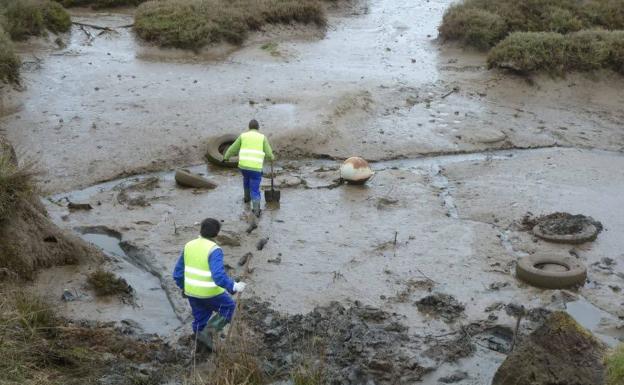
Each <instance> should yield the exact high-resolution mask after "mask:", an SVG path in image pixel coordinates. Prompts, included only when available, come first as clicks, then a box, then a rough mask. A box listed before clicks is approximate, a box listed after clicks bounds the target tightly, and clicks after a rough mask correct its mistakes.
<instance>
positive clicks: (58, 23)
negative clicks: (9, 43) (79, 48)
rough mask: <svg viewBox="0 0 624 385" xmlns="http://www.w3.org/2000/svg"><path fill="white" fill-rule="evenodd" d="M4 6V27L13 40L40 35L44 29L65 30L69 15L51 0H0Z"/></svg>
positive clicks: (67, 26) (0, 3) (68, 25)
mask: <svg viewBox="0 0 624 385" xmlns="http://www.w3.org/2000/svg"><path fill="white" fill-rule="evenodd" d="M0 5H1V6H2V7H3V8H4V14H5V18H6V29H7V32H9V34H10V35H11V38H12V39H13V40H24V39H26V38H28V37H29V36H41V35H43V34H45V32H46V29H48V30H50V31H53V32H67V31H69V29H70V27H71V20H70V16H69V14H68V13H67V11H65V9H64V8H63V7H62V6H61V5H60V4H58V3H55V2H53V1H51V0H0Z"/></svg>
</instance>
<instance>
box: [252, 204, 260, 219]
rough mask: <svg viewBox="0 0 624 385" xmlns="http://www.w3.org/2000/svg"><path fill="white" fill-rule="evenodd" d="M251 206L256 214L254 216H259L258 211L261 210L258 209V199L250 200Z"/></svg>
mask: <svg viewBox="0 0 624 385" xmlns="http://www.w3.org/2000/svg"><path fill="white" fill-rule="evenodd" d="M251 207H252V211H253V213H254V214H255V215H256V218H260V213H261V212H262V210H260V201H252V202H251Z"/></svg>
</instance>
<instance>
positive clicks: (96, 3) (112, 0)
mask: <svg viewBox="0 0 624 385" xmlns="http://www.w3.org/2000/svg"><path fill="white" fill-rule="evenodd" d="M56 1H58V2H59V3H61V4H63V6H64V7H84V6H91V7H92V8H95V9H99V8H113V7H122V6H137V5H139V4H141V3H144V2H145V1H147V0H56Z"/></svg>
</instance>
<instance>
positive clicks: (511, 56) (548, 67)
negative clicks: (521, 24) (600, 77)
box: [487, 30, 624, 75]
mask: <svg viewBox="0 0 624 385" xmlns="http://www.w3.org/2000/svg"><path fill="white" fill-rule="evenodd" d="M487 60H488V66H489V67H490V68H493V67H498V68H507V69H512V70H515V71H519V72H523V73H531V72H539V71H545V72H549V73H551V74H555V75H562V74H563V73H565V72H572V71H593V70H598V69H611V70H614V71H616V72H619V73H623V74H624V31H602V30H594V31H580V32H575V33H572V34H567V35H562V34H558V33H554V32H515V33H512V34H511V35H509V36H508V37H507V38H505V40H503V41H502V42H500V43H499V44H498V45H496V47H494V48H493V49H492V50H491V51H490V53H489V54H488V59H487Z"/></svg>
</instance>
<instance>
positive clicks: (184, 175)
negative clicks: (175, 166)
mask: <svg viewBox="0 0 624 385" xmlns="http://www.w3.org/2000/svg"><path fill="white" fill-rule="evenodd" d="M175 181H176V184H177V185H178V186H182V187H192V188H198V189H209V190H211V189H215V188H217V184H216V183H214V182H212V181H210V180H208V179H206V178H204V177H203V176H201V175H197V174H193V173H191V172H190V171H188V170H176V172H175Z"/></svg>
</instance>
